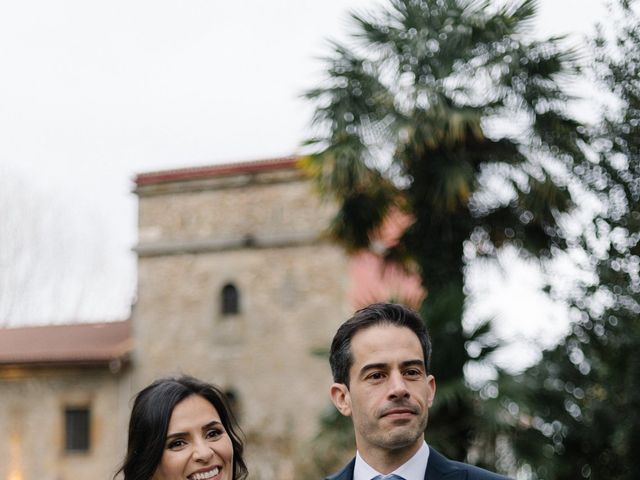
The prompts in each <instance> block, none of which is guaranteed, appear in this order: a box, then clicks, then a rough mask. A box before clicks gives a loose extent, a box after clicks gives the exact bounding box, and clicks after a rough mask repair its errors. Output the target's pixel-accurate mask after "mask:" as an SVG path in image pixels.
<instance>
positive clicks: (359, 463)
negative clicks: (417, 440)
mask: <svg viewBox="0 0 640 480" xmlns="http://www.w3.org/2000/svg"><path fill="white" fill-rule="evenodd" d="M428 461H429V447H428V446H427V442H424V441H423V442H422V446H421V447H420V449H419V450H418V451H417V452H416V453H415V455H413V457H411V458H410V459H409V460H407V461H406V462H405V463H404V464H402V465H400V466H399V467H398V468H397V469H395V470H394V471H393V472H391V473H395V474H396V475H400V476H401V477H402V478H404V479H406V480H424V478H425V474H426V472H427V462H428ZM376 475H381V473H380V472H377V471H376V470H375V469H374V468H373V467H371V465H369V464H368V463H367V462H365V461H364V460H363V458H362V457H361V456H360V452H357V453H356V463H355V466H354V468H353V480H371V479H372V478H373V477H375V476H376Z"/></svg>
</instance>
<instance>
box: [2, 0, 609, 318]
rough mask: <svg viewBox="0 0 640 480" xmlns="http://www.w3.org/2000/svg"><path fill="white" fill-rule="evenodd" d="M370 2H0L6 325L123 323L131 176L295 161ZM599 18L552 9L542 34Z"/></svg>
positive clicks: (552, 4)
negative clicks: (337, 59)
mask: <svg viewBox="0 0 640 480" xmlns="http://www.w3.org/2000/svg"><path fill="white" fill-rule="evenodd" d="M373 4H374V2H373V1H372V0H322V1H318V0H281V1H277V0H271V1H260V0H236V1H230V2H223V1H216V0H207V1H202V0H189V1H184V0H183V1H170V0H126V1H125V0H110V1H87V0H21V1H2V2H0V69H1V70H0V325H2V324H4V325H16V324H26V323H57V322H62V321H79V320H103V319H105V320H106V319H115V318H126V317H127V316H128V313H129V305H130V302H131V301H132V299H133V295H134V293H135V262H134V257H133V255H132V254H131V248H132V247H133V245H134V244H135V239H136V237H135V235H136V230H135V227H136V199H135V196H134V195H133V194H132V193H131V188H132V185H133V184H132V179H133V176H134V175H135V173H139V172H144V171H149V170H157V169H164V168H173V167H181V166H193V165H202V164H211V163H217V162H221V161H224V162H228V161H236V160H250V159H258V158H269V157H273V156H280V155H288V154H291V153H295V152H296V150H297V148H298V145H299V144H300V142H301V141H302V140H303V139H304V137H305V129H306V128H307V127H308V120H309V117H310V113H311V110H310V108H309V106H308V105H306V104H305V103H304V101H302V100H301V99H300V98H299V95H300V93H301V92H302V91H304V90H305V89H306V88H308V87H311V86H313V85H315V84H316V83H317V82H318V80H319V78H320V76H319V74H320V71H321V65H320V63H319V62H318V61H317V57H319V56H321V55H322V54H323V53H326V52H327V49H326V42H325V40H326V38H328V37H329V38H341V37H342V36H343V35H344V33H345V32H346V31H347V25H348V24H347V21H346V20H347V17H346V12H347V11H348V10H350V9H352V8H362V7H364V6H371V5H373ZM603 14H604V9H603V7H602V2H601V1H600V0H543V1H542V2H541V9H540V20H539V22H538V34H540V35H544V34H553V33H572V34H573V35H574V37H573V38H574V40H573V41H574V43H576V44H579V43H581V40H580V37H579V34H580V33H583V32H586V31H588V30H589V29H590V28H591V27H592V25H593V23H594V21H595V20H596V19H598V18H599V17H601V16H602V15H603ZM18 259H19V260H18ZM18 261H19V262H20V264H21V265H22V266H21V267H20V268H21V270H20V269H18V270H19V271H21V272H22V273H20V274H19V275H18V277H19V278H17V277H16V275H17V274H15V273H12V272H15V271H16V270H15V268H14V267H12V265H13V264H14V263H15V262H18ZM3 272H4V273H3ZM7 272H9V273H7ZM9 274H10V275H9Z"/></svg>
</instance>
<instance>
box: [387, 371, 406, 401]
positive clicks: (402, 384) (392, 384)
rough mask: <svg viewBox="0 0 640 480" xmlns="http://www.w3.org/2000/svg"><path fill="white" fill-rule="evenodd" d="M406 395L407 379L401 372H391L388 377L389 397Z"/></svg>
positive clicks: (403, 396)
mask: <svg viewBox="0 0 640 480" xmlns="http://www.w3.org/2000/svg"><path fill="white" fill-rule="evenodd" d="M408 396H409V389H408V388H407V380H406V379H405V378H404V376H403V375H402V372H392V373H391V375H390V377H389V397H390V398H406V397H408Z"/></svg>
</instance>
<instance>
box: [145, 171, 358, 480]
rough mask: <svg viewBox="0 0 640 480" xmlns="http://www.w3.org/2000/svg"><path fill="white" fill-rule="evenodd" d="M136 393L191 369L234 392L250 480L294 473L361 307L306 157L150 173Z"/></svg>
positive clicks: (325, 402) (280, 477) (330, 211)
mask: <svg viewBox="0 0 640 480" xmlns="http://www.w3.org/2000/svg"><path fill="white" fill-rule="evenodd" d="M135 191H136V194H137V195H138V197H139V244H138V246H137V247H136V251H137V254H138V298H137V302H136V305H135V308H134V311H133V316H132V328H133V335H132V337H133V339H134V347H133V358H132V363H133V365H134V369H133V387H134V389H139V388H141V387H142V386H144V385H146V384H148V383H149V382H150V381H152V380H153V379H154V378H156V377H158V376H162V375H167V374H174V373H188V374H191V375H194V376H197V377H200V378H202V379H205V380H207V381H211V382H213V383H215V384H217V385H219V386H220V387H222V388H223V389H224V390H226V391H227V392H229V393H230V395H231V397H232V398H233V400H234V403H235V404H236V408H237V412H238V414H239V417H240V423H241V426H242V429H243V430H244V432H245V435H246V437H247V460H248V462H249V467H250V470H251V475H250V478H252V479H278V480H286V479H288V478H293V468H294V462H295V461H296V459H297V458H298V457H299V456H300V455H303V454H304V450H305V447H308V445H306V443H305V442H307V441H308V440H310V439H311V437H312V435H313V433H314V432H315V430H316V428H317V421H318V416H319V414H320V412H321V410H322V409H323V408H324V407H325V406H326V405H328V393H327V392H328V385H329V384H330V382H331V380H330V371H329V366H328V362H327V360H326V358H324V357H322V356H318V355H314V353H313V352H314V351H316V350H319V349H325V350H326V349H327V348H328V346H329V343H330V340H331V337H332V335H333V333H334V332H335V330H336V328H337V326H338V325H339V324H340V323H341V321H343V320H344V319H346V318H347V317H348V316H349V314H350V313H351V311H352V308H351V306H350V305H349V303H348V300H347V291H348V288H349V285H348V283H349V274H348V268H349V266H348V259H347V256H346V254H345V253H344V252H343V250H342V249H340V248H339V247H338V246H336V245H334V244H332V243H330V242H329V241H327V240H326V239H324V237H323V233H324V230H325V228H326V226H327V225H328V223H329V220H330V218H331V217H332V214H333V213H334V211H335V210H334V206H332V205H330V204H328V203H323V202H322V201H321V200H320V199H319V196H318V195H317V194H316V193H315V192H314V191H313V186H312V184H311V182H310V180H309V179H307V178H306V177H305V176H304V174H303V173H302V172H301V171H300V170H299V169H298V168H296V159H295V158H284V159H277V160H270V161H261V162H253V163H241V164H233V165H218V166H213V167H203V168H191V169H181V170H173V171H164V172H154V173H145V174H141V175H139V176H138V177H137V178H136V190H135Z"/></svg>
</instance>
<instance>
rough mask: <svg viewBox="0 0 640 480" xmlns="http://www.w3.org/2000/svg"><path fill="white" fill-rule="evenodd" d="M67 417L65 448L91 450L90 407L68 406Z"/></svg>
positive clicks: (77, 450) (65, 412) (67, 449)
mask: <svg viewBox="0 0 640 480" xmlns="http://www.w3.org/2000/svg"><path fill="white" fill-rule="evenodd" d="M64 417H65V450H66V451H67V452H86V451H88V450H89V419H90V412H89V409H88V408H75V407H74V408H67V409H65V411H64Z"/></svg>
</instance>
